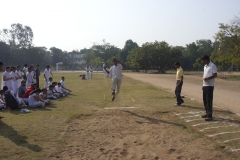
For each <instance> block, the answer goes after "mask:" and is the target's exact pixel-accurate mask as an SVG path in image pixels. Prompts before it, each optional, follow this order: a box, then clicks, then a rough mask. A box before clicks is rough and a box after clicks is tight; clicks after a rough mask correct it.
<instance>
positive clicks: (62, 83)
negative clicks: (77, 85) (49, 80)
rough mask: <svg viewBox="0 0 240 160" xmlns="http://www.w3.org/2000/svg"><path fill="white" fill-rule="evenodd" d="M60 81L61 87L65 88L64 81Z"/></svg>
mask: <svg viewBox="0 0 240 160" xmlns="http://www.w3.org/2000/svg"><path fill="white" fill-rule="evenodd" d="M60 83H61V86H63V87H64V88H65V83H64V81H63V80H61V81H60Z"/></svg>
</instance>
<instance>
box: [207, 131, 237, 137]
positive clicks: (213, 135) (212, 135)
mask: <svg viewBox="0 0 240 160" xmlns="http://www.w3.org/2000/svg"><path fill="white" fill-rule="evenodd" d="M239 132H240V131H235V132H220V133H216V134H211V135H208V137H215V136H218V135H223V134H233V133H239Z"/></svg>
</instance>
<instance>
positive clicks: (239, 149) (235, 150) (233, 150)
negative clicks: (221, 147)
mask: <svg viewBox="0 0 240 160" xmlns="http://www.w3.org/2000/svg"><path fill="white" fill-rule="evenodd" d="M230 151H232V152H237V151H240V148H238V149H231V150H230Z"/></svg>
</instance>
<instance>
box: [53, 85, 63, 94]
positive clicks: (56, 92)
mask: <svg viewBox="0 0 240 160" xmlns="http://www.w3.org/2000/svg"><path fill="white" fill-rule="evenodd" d="M52 85H53V87H54V88H53V95H54V96H56V97H63V94H62V93H61V92H58V91H57V90H56V86H57V82H53V83H52Z"/></svg>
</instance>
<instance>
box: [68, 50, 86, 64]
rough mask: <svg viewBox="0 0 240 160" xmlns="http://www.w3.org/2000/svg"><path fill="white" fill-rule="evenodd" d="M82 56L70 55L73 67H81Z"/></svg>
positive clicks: (82, 62)
mask: <svg viewBox="0 0 240 160" xmlns="http://www.w3.org/2000/svg"><path fill="white" fill-rule="evenodd" d="M83 56H84V54H74V53H72V54H71V62H72V64H73V65H83V64H84V63H85V61H84V58H83Z"/></svg>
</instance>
